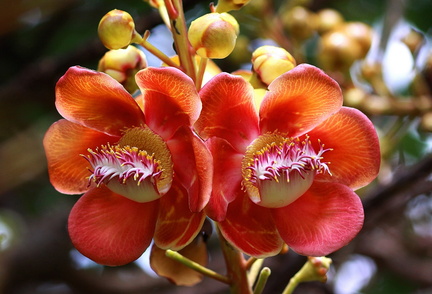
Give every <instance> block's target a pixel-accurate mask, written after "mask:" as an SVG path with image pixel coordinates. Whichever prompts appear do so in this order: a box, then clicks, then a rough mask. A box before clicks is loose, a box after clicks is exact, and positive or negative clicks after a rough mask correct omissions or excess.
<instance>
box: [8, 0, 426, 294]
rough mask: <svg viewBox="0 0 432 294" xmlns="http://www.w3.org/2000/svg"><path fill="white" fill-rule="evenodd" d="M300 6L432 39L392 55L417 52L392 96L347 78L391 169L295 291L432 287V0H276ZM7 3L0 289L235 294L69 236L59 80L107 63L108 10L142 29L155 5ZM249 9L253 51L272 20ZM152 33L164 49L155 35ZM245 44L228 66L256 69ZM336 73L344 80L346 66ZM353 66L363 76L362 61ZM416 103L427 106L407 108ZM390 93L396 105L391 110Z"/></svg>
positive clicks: (273, 281)
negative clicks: (55, 141) (103, 35)
mask: <svg viewBox="0 0 432 294" xmlns="http://www.w3.org/2000/svg"><path fill="white" fill-rule="evenodd" d="M258 1H259V0H252V3H254V2H258ZM208 4H209V3H208V2H207V1H187V0H185V1H184V6H185V8H186V10H187V16H188V18H189V19H190V20H191V19H192V18H193V17H197V16H199V15H202V14H204V13H206V12H207V11H208ZM293 4H302V5H304V6H305V7H307V9H308V10H309V11H311V12H317V11H319V10H321V9H323V8H332V9H335V10H336V11H338V12H340V13H341V14H342V15H343V17H344V18H345V20H346V21H361V22H364V23H366V24H368V25H370V26H372V27H373V28H374V30H375V32H376V33H377V36H378V37H377V38H375V39H374V40H373V42H372V43H373V44H372V48H373V46H374V44H375V46H376V44H377V43H378V44H379V43H380V42H381V45H382V44H383V42H382V41H381V40H383V39H385V38H388V39H391V38H390V36H391V35H392V34H393V33H394V32H395V31H396V30H397V28H398V27H399V25H400V24H405V25H406V26H408V27H410V28H413V29H415V30H416V31H417V32H418V33H420V35H421V36H423V37H424V40H423V43H422V46H421V47H422V51H421V53H422V54H423V55H422V57H419V58H417V55H414V58H417V59H414V58H413V57H412V56H411V57H410V55H397V54H396V57H393V59H392V60H391V64H393V65H394V66H395V67H393V68H392V69H390V68H386V67H383V68H382V70H383V74H384V75H385V74H386V72H385V71H392V70H394V68H396V69H397V68H398V66H399V65H400V67H401V68H402V67H403V66H405V65H404V64H405V59H406V58H408V59H409V58H411V59H412V65H411V70H410V71H408V72H407V73H406V74H405V75H406V79H405V80H404V81H405V82H406V85H405V86H404V87H397V90H396V91H390V92H388V93H383V92H382V91H381V92H380V90H379V89H378V90H377V89H376V88H374V84H373V81H372V82H371V81H370V80H369V81H367V82H368V83H369V84H368V83H366V85H365V83H364V82H363V86H364V88H365V89H367V90H362V91H363V92H361V93H363V94H364V93H366V94H367V97H366V98H367V99H366V98H365V97H363V98H365V99H364V100H361V103H359V102H358V101H357V100H355V98H356V96H355V95H353V92H352V91H350V90H352V89H353V88H354V89H357V88H358V87H361V86H362V85H361V84H362V83H358V82H357V83H354V87H352V85H351V84H350V83H349V82H347V80H346V78H342V79H340V80H338V81H339V82H340V83H341V84H342V87H343V89H344V91H346V96H347V97H348V98H351V99H347V101H348V102H347V103H348V105H351V106H356V107H359V108H360V109H361V110H363V111H365V113H366V114H367V115H369V116H370V117H371V119H372V120H373V122H374V123H375V125H376V126H377V129H378V132H379V133H380V135H381V139H382V142H381V143H382V149H383V166H382V169H381V174H380V177H379V178H378V180H377V181H376V182H375V183H373V184H372V185H371V186H370V187H366V188H365V189H363V190H361V191H359V193H360V195H361V196H362V197H363V200H364V205H365V212H366V221H365V226H364V229H363V230H362V232H361V233H360V234H359V236H358V237H357V238H356V239H355V240H354V241H353V242H352V244H350V245H349V246H347V247H346V248H343V249H342V250H340V251H339V252H336V253H334V254H333V255H332V256H331V257H332V258H333V260H334V267H332V271H331V273H330V275H329V282H328V283H327V284H325V285H324V284H320V283H309V284H304V285H301V286H300V287H299V288H298V290H297V292H296V293H339V294H345V293H346V294H348V293H369V294H374V293H419V294H420V293H422V294H423V293H432V200H431V188H432V183H431V171H432V159H431V155H430V153H431V150H432V149H431V144H432V140H431V138H432V137H431V133H430V131H431V130H432V122H431V120H432V115H431V113H432V107H431V104H432V97H431V96H430V93H431V89H432V88H431V86H432V62H431V64H430V65H429V67H428V65H427V58H428V56H431V52H432V51H431V48H432V47H431V45H430V41H431V40H430V38H431V32H432V31H431V28H432V19H431V16H432V2H431V1H430V0H405V1H402V0H400V1H396V0H394V1H391V0H388V1H383V0H378V1H375V0H349V1H346V0H315V1H301V0H298V1H295V0H292V1H281V0H279V1H274V7H275V8H278V7H280V6H285V5H293ZM0 8H1V9H0V52H1V54H0V65H1V70H0V163H1V165H2V169H1V170H0V293H4V294H18V293H19V294H21V293H22V294H25V293H53V294H54V293H55V294H63V293H65V294H68V293H85V294H86V293H89V294H90V293H92V294H93V293H204V292H205V293H227V292H226V291H227V290H226V288H225V285H221V284H220V283H218V282H215V281H210V280H208V279H204V281H203V282H202V283H201V284H199V285H198V286H196V287H193V288H184V287H175V286H172V285H171V284H170V283H169V282H168V281H166V280H164V279H160V278H155V277H154V276H152V275H151V273H148V272H147V271H146V270H145V266H143V265H142V264H141V263H134V264H131V265H128V266H124V267H119V268H104V267H101V266H98V265H95V264H93V263H92V262H90V261H88V260H86V259H85V258H83V257H82V256H80V255H79V253H77V252H76V251H74V250H73V248H72V246H71V244H70V241H69V239H68V236H67V232H66V220H67V215H68V212H69V211H70V208H71V207H72V205H73V203H74V202H75V201H76V199H77V197H78V196H66V195H62V194H60V193H58V192H56V191H55V190H54V188H53V187H52V186H51V185H50V183H49V179H48V175H47V171H46V161H45V155H44V152H43V148H42V144H41V141H42V138H43V135H44V133H45V131H46V130H47V128H48V127H49V126H50V125H51V124H52V123H53V122H54V121H56V120H57V119H59V118H60V115H59V114H58V113H57V111H56V110H55V106H54V99H55V96H54V87H55V83H56V81H57V80H58V79H59V77H60V76H61V75H63V74H64V72H65V71H66V70H67V68H69V67H70V66H73V65H81V66H85V67H88V68H92V69H96V68H97V63H98V60H99V58H101V57H102V55H103V54H104V53H105V52H106V49H105V48H104V47H103V46H102V44H101V43H100V41H99V40H98V38H97V25H98V23H99V20H100V18H101V17H102V16H103V15H104V14H105V13H106V12H108V11H109V10H111V9H114V8H116V9H121V10H125V11H128V12H129V13H130V14H131V15H132V16H133V17H134V19H135V21H136V24H137V30H138V31H139V32H141V33H143V32H144V31H145V30H146V29H152V28H154V27H156V26H157V25H159V24H161V20H160V18H159V16H158V14H157V12H156V11H154V10H153V9H151V8H150V7H149V6H148V5H147V4H146V3H144V2H142V1H140V0H134V1H118V0H64V1H57V0H32V1H29V0H0ZM246 11H247V10H246V9H244V10H240V11H238V12H235V13H233V14H234V15H235V16H236V17H237V18H238V20H239V22H240V25H241V30H242V34H243V35H242V36H241V37H240V38H239V46H245V47H241V48H249V49H250V48H251V46H252V45H251V43H249V41H253V39H255V38H258V37H262V36H258V35H259V34H257V32H258V31H257V30H256V29H255V28H256V27H257V26H258V27H259V26H260V25H262V21H263V20H262V19H261V18H260V17H258V16H256V15H254V14H246V13H245V12H246ZM291 33H292V32H291ZM288 38H289V32H288ZM319 38H320V37H319V36H317V35H316V34H315V35H314V36H313V37H311V38H309V39H308V41H307V42H305V43H304V46H303V47H302V50H305V52H306V54H305V55H304V56H303V57H304V60H305V61H308V62H311V63H316V62H317V60H318V57H319V56H318V55H319V53H317V51H316V48H317V46H318V42H319ZM153 40H156V41H152V42H153V43H154V45H156V46H158V45H159V44H158V42H157V39H153ZM291 44H292V43H291ZM389 44H390V42H387V43H385V46H384V49H386V50H387V49H389V48H390V47H389V46H390V45H389ZM161 46H162V45H161ZM165 49H166V48H165ZM168 49H169V48H168ZM168 49H166V50H168ZM287 49H292V48H287ZM371 50H372V49H371ZM245 52H248V50H246V51H243V52H242V53H241V54H240V55H237V56H236V55H235V54H234V55H233V56H231V57H229V58H228V59H227V62H225V63H223V62H219V65H220V66H221V68H222V69H223V70H226V71H231V70H234V69H237V68H239V67H243V68H250V65H249V64H248V63H247V62H248V59H250V54H249V55H248V54H246V53H245ZM249 53H250V50H249ZM419 55H420V53H419ZM376 60H377V58H376V56H375V61H376ZM431 60H432V59H431ZM378 61H380V60H378ZM354 67H355V66H354ZM412 72H415V73H416V74H417V75H419V76H421V78H422V80H423V81H424V83H425V85H426V86H425V89H426V90H424V91H422V92H420V94H419V92H415V91H414V92H413V90H412V85H413V84H414V83H415V76H416V75H415V74H414V75H412ZM331 74H334V77H335V78H336V79H338V78H340V75H338V74H337V72H336V73H335V72H332V73H331ZM351 74H352V75H353V76H355V71H352V68H351ZM363 74H364V72H363ZM407 79H408V81H407ZM344 85H345V86H346V87H344ZM399 86H400V85H399ZM387 96H390V98H388V97H387ZM412 96H415V97H412ZM380 97H381V99H380ZM383 97H384V98H385V99H384V98H383ZM419 97H420V98H419ZM387 98H388V99H387ZM386 99H387V100H386ZM389 99H390V100H389ZM413 99H414V102H415V101H417V102H418V101H420V102H419V103H421V105H422V107H423V108H421V107H420V108H421V109H420V108H419V107H418V106H415V107H414V108H409V107H408V106H409V105H411V104H409V103H408V102H412V100H413ZM395 100H396V102H395V103H394V101H395ZM382 101H384V106H385V105H387V104H385V103H390V104H389V105H390V106H389V107H388V108H385V107H383V106H382V105H383V104H382ZM389 101H390V102H389ZM380 103H381V104H380ZM399 104H403V105H405V106H404V107H406V108H403V107H402V108H401V109H402V110H401V109H399V108H397V107H399V106H400V105H399ZM414 104H415V105H418V104H416V102H415V103H414ZM395 105H396V106H395ZM398 105H399V106H398ZM407 105H408V106H407ZM411 106H412V105H411ZM383 109H384V110H383ZM428 114H429V116H427V115H428ZM208 245H209V247H210V252H211V256H210V267H212V268H213V269H215V270H218V271H220V272H223V271H224V266H223V258H222V257H221V254H220V252H218V251H217V246H216V245H217V244H216V243H215V241H214V240H213V239H210V241H209V244H208ZM303 262H304V258H303V257H300V256H297V255H295V254H294V253H292V252H290V253H288V254H286V255H283V256H278V257H274V258H270V259H269V260H268V261H266V265H267V266H269V267H271V269H272V276H271V277H270V280H269V284H268V289H267V292H266V293H278V292H280V291H281V289H283V287H284V286H285V285H286V283H287V281H288V279H289V278H290V277H291V276H292V275H293V274H294V273H295V272H296V271H297V270H298V269H299V267H301V265H302V263H303ZM144 263H145V262H144Z"/></svg>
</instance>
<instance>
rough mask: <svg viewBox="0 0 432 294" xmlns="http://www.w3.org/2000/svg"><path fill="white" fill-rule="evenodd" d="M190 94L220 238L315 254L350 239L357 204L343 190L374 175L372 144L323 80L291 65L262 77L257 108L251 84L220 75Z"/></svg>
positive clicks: (356, 226)
mask: <svg viewBox="0 0 432 294" xmlns="http://www.w3.org/2000/svg"><path fill="white" fill-rule="evenodd" d="M200 96H201V99H202V101H203V110H202V112H201V115H200V118H199V119H198V121H197V122H196V124H195V127H196V129H197V131H198V133H199V134H200V136H201V137H203V138H204V139H206V140H207V141H206V144H207V145H208V147H209V149H210V151H211V152H212V155H213V160H214V178H213V191H212V195H211V197H210V202H209V204H208V206H207V208H206V212H207V213H208V215H209V216H210V217H211V218H213V219H214V220H215V221H217V222H218V226H219V228H220V230H221V232H222V235H223V236H224V237H225V238H226V239H227V240H228V241H229V242H231V243H232V244H233V245H234V246H236V247H237V248H239V249H240V250H241V251H243V252H245V253H246V254H249V255H251V256H256V257H266V256H271V255H275V254H277V253H279V252H280V250H281V248H282V246H283V244H284V243H286V244H287V245H288V246H289V247H291V249H293V250H294V251H296V252H297V253H299V254H303V255H310V256H323V255H327V254H329V253H331V252H333V251H335V250H337V249H339V248H341V247H343V246H344V245H346V244H347V243H348V242H349V241H350V240H352V239H353V238H354V236H355V235H356V234H357V233H358V232H359V230H360V229H361V227H362V224H363V220H364V213H363V207H362V203H361V201H360V198H359V197H358V196H357V194H356V193H355V192H354V191H353V190H355V189H357V188H360V187H362V186H365V185H367V184H368V183H370V182H371V181H372V180H373V179H374V178H375V177H376V176H377V173H378V169H379V164H380V152H379V143H378V138H377V134H376V132H375V129H374V127H373V124H372V123H371V121H370V120H369V119H368V118H367V117H366V116H365V115H364V114H362V113H361V112H360V111H358V110H356V109H352V108H348V107H342V100H343V97H342V93H341V89H340V87H339V85H338V84H337V83H336V82H335V81H334V80H333V79H331V78H330V77H329V76H327V75H326V74H325V73H324V72H322V71H321V70H320V69H318V68H316V67H314V66H311V65H306V64H302V65H299V66H297V67H295V68H294V69H292V70H291V71H288V72H287V73H284V74H282V75H281V76H280V77H278V78H276V79H275V80H274V81H273V82H272V83H271V84H270V85H269V87H268V92H267V93H266V94H265V95H264V97H263V100H262V102H261V104H260V107H259V110H257V109H256V108H255V106H254V102H253V100H254V92H253V88H252V87H251V85H250V84H248V83H247V82H246V81H245V80H244V79H243V78H241V77H236V76H233V75H229V74H219V75H217V76H216V77H215V78H213V79H212V80H211V81H209V82H208V83H207V84H206V85H205V86H204V87H203V88H202V90H201V91H200Z"/></svg>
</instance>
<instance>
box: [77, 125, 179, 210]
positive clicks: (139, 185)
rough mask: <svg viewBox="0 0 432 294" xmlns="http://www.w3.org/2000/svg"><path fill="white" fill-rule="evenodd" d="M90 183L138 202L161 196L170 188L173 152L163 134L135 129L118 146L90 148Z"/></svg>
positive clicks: (146, 129) (88, 159) (86, 157)
mask: <svg viewBox="0 0 432 294" xmlns="http://www.w3.org/2000/svg"><path fill="white" fill-rule="evenodd" d="M88 152H89V154H88V155H83V157H84V158H85V159H86V160H87V161H88V162H89V163H90V165H91V169H90V171H91V173H92V174H91V176H90V177H89V184H90V183H91V182H94V183H95V184H96V186H100V185H102V184H105V185H106V186H107V187H108V188H109V189H110V190H111V191H113V192H115V193H118V194H120V195H122V196H124V197H127V198H129V199H131V200H134V201H137V202H149V201H153V200H155V199H158V198H160V197H161V196H162V195H164V194H165V193H166V192H168V190H169V189H170V188H171V182H172V177H173V169H172V162H171V154H170V152H169V150H168V147H167V146H166V144H165V142H164V141H163V140H162V138H161V137H159V136H158V135H156V134H155V133H153V132H152V131H151V130H150V129H148V128H132V129H129V130H127V131H126V132H125V134H124V135H123V137H122V138H121V139H120V141H119V142H118V144H116V145H110V144H108V145H102V146H101V147H100V148H96V150H94V151H93V150H92V149H88Z"/></svg>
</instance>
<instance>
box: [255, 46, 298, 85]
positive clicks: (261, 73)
mask: <svg viewBox="0 0 432 294" xmlns="http://www.w3.org/2000/svg"><path fill="white" fill-rule="evenodd" d="M252 65H253V69H254V71H255V72H256V73H257V75H258V77H259V78H260V79H261V81H262V82H264V83H265V84H267V85H269V84H270V83H271V82H272V81H273V80H274V79H276V78H277V77H278V76H280V75H281V74H283V73H285V72H287V71H289V70H291V69H293V68H294V67H295V66H296V61H295V59H294V57H293V56H292V55H291V54H290V53H288V51H286V50H285V49H283V48H280V47H275V46H269V45H266V46H261V47H259V48H258V49H256V50H255V51H254V52H253V53H252Z"/></svg>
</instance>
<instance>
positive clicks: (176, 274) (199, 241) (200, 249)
mask: <svg viewBox="0 0 432 294" xmlns="http://www.w3.org/2000/svg"><path fill="white" fill-rule="evenodd" d="M179 253H180V254H181V255H182V256H184V257H186V258H188V259H190V260H192V261H194V262H196V263H198V264H200V265H202V266H204V267H205V266H206V265H207V260H208V255H207V246H206V243H205V242H204V241H203V238H202V237H201V236H198V237H197V238H196V239H195V240H194V241H193V242H192V243H190V244H189V245H187V246H186V247H185V248H183V249H182V250H180V251H179ZM150 266H151V267H152V269H153V270H154V271H155V272H156V273H157V274H158V275H159V276H161V277H165V278H167V279H168V280H169V281H170V282H172V283H174V284H176V285H178V286H193V285H195V284H197V283H199V282H201V280H202V279H203V275H202V274H201V273H198V272H197V271H195V270H193V269H191V268H189V267H187V266H185V265H183V264H181V263H179V262H178V261H176V260H174V259H171V258H169V257H167V256H166V255H165V250H163V249H160V248H159V247H157V246H156V245H153V246H152V249H151V253H150Z"/></svg>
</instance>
